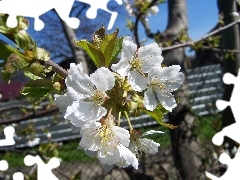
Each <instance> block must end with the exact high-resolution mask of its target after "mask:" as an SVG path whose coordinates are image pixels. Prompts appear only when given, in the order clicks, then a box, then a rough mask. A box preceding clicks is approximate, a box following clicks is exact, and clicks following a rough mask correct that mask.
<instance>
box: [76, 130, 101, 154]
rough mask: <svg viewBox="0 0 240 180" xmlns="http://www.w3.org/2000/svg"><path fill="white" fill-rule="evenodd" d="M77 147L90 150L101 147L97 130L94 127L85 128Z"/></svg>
mask: <svg viewBox="0 0 240 180" xmlns="http://www.w3.org/2000/svg"><path fill="white" fill-rule="evenodd" d="M79 148H81V149H88V150H90V151H97V150H98V149H99V148H101V137H100V136H97V131H96V129H95V128H93V129H87V130H86V131H85V132H84V133H83V135H82V138H81V141H80V143H79Z"/></svg>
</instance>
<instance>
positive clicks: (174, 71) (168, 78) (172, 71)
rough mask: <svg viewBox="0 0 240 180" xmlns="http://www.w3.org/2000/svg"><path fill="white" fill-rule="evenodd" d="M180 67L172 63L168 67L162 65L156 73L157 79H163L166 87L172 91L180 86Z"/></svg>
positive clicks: (181, 74) (182, 76)
mask: <svg viewBox="0 0 240 180" xmlns="http://www.w3.org/2000/svg"><path fill="white" fill-rule="evenodd" d="M180 69H181V67H180V66H179V65H172V66H169V67H164V68H162V69H161V72H160V73H159V74H158V79H159V80H160V81H163V82H164V84H165V85H166V88H167V89H170V90H171V91H174V90H176V89H178V88H179V87H181V85H182V82H183V79H184V75H183V73H181V72H179V71H180Z"/></svg>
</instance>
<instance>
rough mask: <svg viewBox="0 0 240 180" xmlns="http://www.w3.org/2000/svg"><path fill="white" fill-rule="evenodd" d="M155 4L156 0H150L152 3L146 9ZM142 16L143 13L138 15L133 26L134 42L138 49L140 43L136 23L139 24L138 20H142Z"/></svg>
mask: <svg viewBox="0 0 240 180" xmlns="http://www.w3.org/2000/svg"><path fill="white" fill-rule="evenodd" d="M156 2H157V0H152V2H151V3H149V4H148V6H147V7H146V9H148V8H150V7H152V6H153V5H154V4H155V3H156ZM143 15H144V12H140V13H138V14H137V16H136V20H135V24H134V31H133V34H134V37H135V42H136V44H137V47H138V48H139V47H140V42H139V37H138V23H139V20H140V19H141V18H142V16H143Z"/></svg>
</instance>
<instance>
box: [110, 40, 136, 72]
mask: <svg viewBox="0 0 240 180" xmlns="http://www.w3.org/2000/svg"><path fill="white" fill-rule="evenodd" d="M136 51H137V45H136V44H134V43H133V42H132V39H131V38H130V37H129V36H127V37H125V38H124V39H123V43H122V54H121V58H120V61H119V62H118V63H117V64H113V65H112V66H111V69H112V70H113V71H115V72H117V73H119V74H120V75H121V76H126V75H127V74H128V72H129V71H130V62H131V61H132V60H133V56H134V54H135V53H136Z"/></svg>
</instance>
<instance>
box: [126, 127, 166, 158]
mask: <svg viewBox="0 0 240 180" xmlns="http://www.w3.org/2000/svg"><path fill="white" fill-rule="evenodd" d="M155 133H164V132H162V131H154V130H150V131H147V132H145V133H144V134H142V135H141V134H140V132H138V131H136V130H133V131H132V133H131V141H130V145H129V147H128V148H129V149H130V150H131V151H132V152H133V153H134V154H136V155H137V157H138V156H139V153H142V152H144V153H146V154H152V155H154V154H156V153H157V152H158V147H159V146H160V144H159V143H156V142H154V141H153V140H151V139H147V138H143V137H144V136H147V135H149V134H155Z"/></svg>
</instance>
